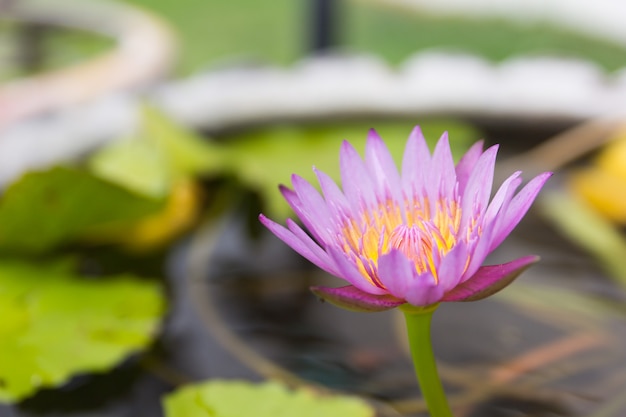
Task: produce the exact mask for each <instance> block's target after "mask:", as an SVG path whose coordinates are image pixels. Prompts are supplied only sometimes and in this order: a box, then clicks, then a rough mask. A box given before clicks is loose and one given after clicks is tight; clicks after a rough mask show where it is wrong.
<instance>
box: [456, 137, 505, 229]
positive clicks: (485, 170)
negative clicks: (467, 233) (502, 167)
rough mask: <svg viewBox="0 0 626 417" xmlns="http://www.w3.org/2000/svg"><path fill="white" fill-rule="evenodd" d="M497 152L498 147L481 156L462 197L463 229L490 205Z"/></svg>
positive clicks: (493, 147)
mask: <svg viewBox="0 0 626 417" xmlns="http://www.w3.org/2000/svg"><path fill="white" fill-rule="evenodd" d="M497 152H498V145H494V146H492V147H491V148H489V149H487V150H486V151H485V152H484V153H483V154H482V155H481V156H480V158H479V159H478V162H477V163H476V165H475V166H474V170H473V171H472V173H471V174H470V178H469V180H468V182H467V186H466V188H465V191H464V192H463V197H462V205H463V206H462V207H463V214H462V216H463V217H462V219H461V227H462V228H463V229H465V228H466V227H467V225H468V224H469V222H470V221H471V219H472V218H473V217H475V216H480V215H482V214H483V213H484V211H485V210H486V209H487V206H488V205H489V198H490V197H491V187H492V185H493V170H494V168H495V165H496V154H497Z"/></svg>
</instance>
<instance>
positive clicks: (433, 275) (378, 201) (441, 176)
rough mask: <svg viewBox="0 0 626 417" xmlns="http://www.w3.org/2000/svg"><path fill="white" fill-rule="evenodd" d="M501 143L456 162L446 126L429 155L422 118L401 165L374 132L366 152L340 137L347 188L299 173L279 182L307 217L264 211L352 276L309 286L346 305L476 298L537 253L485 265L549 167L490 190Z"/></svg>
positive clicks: (293, 238) (310, 251)
mask: <svg viewBox="0 0 626 417" xmlns="http://www.w3.org/2000/svg"><path fill="white" fill-rule="evenodd" d="M497 150H498V146H497V145H496V146H492V147H490V148H489V149H487V150H486V151H483V144H482V142H478V143H476V144H474V145H473V146H472V147H471V148H470V149H469V150H468V151H467V153H466V154H465V155H464V156H463V157H462V158H461V160H460V161H459V162H458V164H457V165H456V166H455V165H454V161H453V159H452V154H451V152H450V145H449V143H448V137H447V133H444V134H443V136H442V137H441V139H439V142H438V143H437V145H436V147H435V149H434V151H433V153H432V155H431V153H430V151H429V149H428V146H427V144H426V141H425V140H424V137H423V135H422V133H421V130H420V129H419V127H416V128H415V129H414V130H413V132H412V133H411V135H410V137H409V139H408V142H407V144H406V149H405V152H404V157H403V160H402V167H401V170H400V171H399V170H398V169H397V167H396V165H395V163H394V161H393V159H392V157H391V155H390V154H389V151H388V149H387V147H386V146H385V144H384V142H383V140H382V139H381V138H380V136H378V134H377V133H376V131H374V130H371V131H370V132H369V135H368V138H367V143H366V147H365V158H364V159H361V157H360V156H359V154H358V153H357V152H356V150H355V149H354V148H353V147H352V145H350V144H349V143H348V142H346V141H344V142H343V144H342V146H341V150H340V171H341V181H342V185H343V191H342V190H341V189H340V188H339V187H338V186H337V184H336V183H335V182H334V181H333V180H332V179H331V178H330V177H329V176H328V175H326V174H324V173H323V172H321V171H318V170H316V169H315V168H314V171H315V174H316V175H317V179H318V181H319V185H320V187H321V191H322V193H321V194H320V193H319V192H318V191H317V189H316V188H315V187H314V186H312V185H311V184H310V183H308V182H307V181H306V180H304V179H303V178H302V177H300V176H298V175H295V174H294V175H293V176H292V184H293V190H291V189H289V188H287V187H285V186H281V187H280V189H281V192H282V194H283V196H284V197H285V199H286V200H287V202H288V203H289V205H290V206H291V207H292V208H293V210H294V212H295V213H296V214H297V216H298V217H299V218H300V220H301V222H302V223H303V224H304V226H305V227H306V228H307V229H308V231H309V233H306V232H305V231H304V230H303V229H302V228H301V227H300V226H299V225H298V224H297V223H296V222H294V221H293V220H291V219H287V227H283V226H281V225H279V224H277V223H275V222H273V221H272V220H270V219H268V218H267V217H265V216H264V215H260V216H259V218H260V221H261V222H262V223H263V224H264V225H265V226H266V227H267V228H268V229H269V230H270V231H272V232H273V233H274V234H275V235H276V236H277V237H278V238H280V239H282V240H283V241H284V242H285V243H286V244H287V245H289V246H291V247H292V248H293V249H294V250H295V251H296V252H298V253H299V254H300V255H302V256H304V257H305V258H306V259H308V260H309V261H311V262H312V263H314V264H315V265H317V266H318V267H320V268H321V269H323V270H324V271H326V272H328V273H330V274H332V275H335V276H337V277H339V278H342V279H344V280H345V281H347V282H348V283H349V284H350V285H348V286H344V287H339V288H328V287H313V288H312V291H313V292H314V293H315V294H317V295H318V296H319V297H321V298H322V299H325V300H327V301H329V302H331V303H333V304H336V305H338V306H340V307H344V308H347V309H351V310H356V311H381V310H386V309H390V308H394V307H397V306H399V305H402V304H405V303H408V304H410V305H413V306H416V307H427V306H431V305H435V304H437V303H439V302H442V301H472V300H478V299H481V298H484V297H486V296H488V295H491V294H493V293H494V292H496V291H499V290H500V289H502V288H504V287H505V286H506V285H508V284H509V283H510V282H511V281H513V279H515V278H516V277H517V276H518V275H519V274H520V273H521V272H522V271H523V270H524V269H526V268H527V267H528V266H530V265H531V264H532V263H534V262H536V261H537V260H538V257H536V256H526V257H522V258H519V259H516V260H513V261H511V262H508V263H505V264H501V265H492V266H481V265H482V264H483V262H484V261H485V258H486V257H487V255H489V254H490V253H491V252H492V251H493V250H494V249H495V248H496V247H498V245H500V244H501V243H502V241H503V240H504V239H505V238H506V237H507V236H508V235H509V234H510V233H511V231H512V230H513V228H515V226H516V225H517V224H518V223H519V222H520V220H521V219H522V218H523V216H524V215H525V214H526V212H527V211H528V209H529V207H530V205H531V204H532V202H533V201H534V199H535V197H536V196H537V194H538V192H539V191H540V189H541V188H542V186H543V185H544V183H545V182H546V181H547V179H548V178H549V177H550V175H551V173H543V174H541V175H538V176H537V177H535V178H534V179H533V180H531V181H530V182H529V183H528V184H527V185H526V186H525V187H523V188H522V189H521V190H520V191H519V192H518V193H517V194H516V190H517V189H518V188H519V186H520V184H521V182H522V180H521V178H520V175H521V172H515V173H514V174H513V175H511V176H510V177H509V178H508V179H507V180H506V181H504V183H503V184H502V186H501V187H500V189H499V190H498V191H497V192H496V193H495V195H494V197H493V199H491V202H490V197H491V189H492V183H493V176H494V166H495V160H496V153H497Z"/></svg>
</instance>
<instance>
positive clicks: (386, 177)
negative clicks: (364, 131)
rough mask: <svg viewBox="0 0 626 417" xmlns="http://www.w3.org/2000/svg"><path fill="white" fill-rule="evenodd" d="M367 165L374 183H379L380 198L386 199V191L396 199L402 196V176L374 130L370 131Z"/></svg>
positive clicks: (366, 156)
mask: <svg viewBox="0 0 626 417" xmlns="http://www.w3.org/2000/svg"><path fill="white" fill-rule="evenodd" d="M365 163H366V165H367V168H368V170H369V171H370V173H371V176H372V178H373V181H374V182H376V183H377V185H378V190H379V193H378V195H379V198H381V197H382V198H386V197H387V195H386V193H385V190H389V191H391V193H392V195H393V196H394V197H398V196H399V195H400V192H399V191H400V174H399V173H398V168H397V167H396V163H395V162H394V160H393V158H392V157H391V154H390V153H389V150H388V149H387V146H385V143H384V142H383V140H382V139H381V138H380V136H378V133H376V131H375V130H374V129H371V130H370V131H369V134H368V136H367V144H366V145H365Z"/></svg>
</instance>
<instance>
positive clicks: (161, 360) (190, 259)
mask: <svg viewBox="0 0 626 417" xmlns="http://www.w3.org/2000/svg"><path fill="white" fill-rule="evenodd" d="M496 136H497V135H496ZM517 146H518V147H524V146H528V145H527V144H523V143H519V142H518V143H517ZM512 147H515V146H512ZM521 168H522V169H523V167H521ZM551 186H552V187H557V186H558V178H557V179H556V180H555V181H554V184H552V185H551ZM251 201H252V200H249V199H244V202H242V203H241V204H240V207H239V208H238V209H237V210H235V211H234V212H233V213H231V214H230V215H228V216H226V217H225V218H222V219H220V220H219V221H218V222H212V223H210V224H207V225H205V226H204V227H200V228H199V229H198V230H197V231H196V232H194V234H193V235H192V236H191V237H189V238H188V239H186V240H184V241H183V242H181V243H179V244H178V245H177V246H176V247H174V248H173V249H172V250H171V252H170V253H169V254H168V255H167V258H166V262H165V263H166V264H167V267H166V274H165V275H166V282H167V285H168V287H169V289H170V294H171V308H170V314H169V316H168V318H167V320H166V322H165V323H164V325H163V331H162V334H161V337H160V338H159V340H158V341H157V342H156V343H155V344H154V346H153V347H152V348H151V349H150V350H149V352H147V353H146V354H143V355H136V356H134V357H132V358H129V359H128V360H126V361H125V362H124V363H123V364H121V365H120V366H118V367H117V368H116V369H115V370H114V371H112V372H111V373H108V374H102V375H86V376H79V377H76V378H74V379H73V380H72V381H70V383H68V384H66V385H65V386H63V387H61V388H59V389H50V390H44V391H41V392H40V393H38V394H36V395H35V396H34V397H32V398H30V399H28V400H26V401H24V402H22V403H20V404H18V405H17V406H15V407H8V406H0V416H1V417H5V416H7V417H31V416H59V417H61V416H76V417H79V416H80V417H83V416H84V417H86V416H90V417H91V416H98V417H113V416H116V417H117V416H129V417H130V416H133V417H143V416H145V417H148V416H150V417H158V416H160V415H162V409H161V406H160V398H161V397H162V396H163V395H164V394H166V393H167V392H169V391H171V390H172V389H173V388H175V387H177V386H180V385H182V384H184V383H187V382H191V381H200V380H203V379H208V378H245V379H252V380H261V379H264V378H268V377H276V378H280V379H283V380H285V381H287V382H288V383H290V384H293V385H299V384H312V385H315V386H318V387H323V388H324V389H328V390H331V391H337V392H345V393H351V394H357V395H360V396H363V397H365V398H367V399H370V400H371V401H372V403H373V404H374V405H375V406H376V407H377V411H378V415H380V416H399V415H406V416H426V415H427V413H426V412H425V407H424V403H423V402H422V401H421V400H420V399H419V395H418V393H419V390H418V387H417V384H416V382H415V377H414V373H413V369H412V364H411V362H410V359H409V357H408V352H407V348H406V341H405V340H404V333H403V322H402V317H401V316H400V315H399V314H398V312H396V311H390V312H385V313H377V314H356V313H351V312H347V311H344V310H341V309H338V308H336V307H334V306H331V305H328V304H325V303H321V302H319V301H318V300H317V299H316V298H315V297H314V296H313V295H312V294H311V293H310V292H309V290H308V287H309V286H310V285H313V284H315V285H320V284H321V285H324V284H326V285H339V284H340V283H341V281H340V280H338V279H336V278H333V277H330V276H327V275H326V274H325V273H323V272H321V271H319V270H317V269H315V268H313V267H311V266H310V265H309V264H308V263H307V262H305V261H304V260H302V259H301V258H299V257H298V256H297V255H296V254H294V253H293V252H292V251H291V250H290V249H289V248H287V247H286V246H285V245H284V244H283V243H281V242H279V241H278V240H277V239H275V238H274V237H273V236H271V235H270V234H268V233H267V232H265V231H264V230H261V228H260V227H259V226H258V225H257V224H256V221H255V219H254V218H255V216H256V214H257V213H258V207H257V205H256V204H254V203H251ZM251 229H252V231H253V232H254V233H252V234H251ZM531 253H533V254H539V255H541V256H542V258H543V259H542V261H541V262H540V263H539V264H538V265H536V266H534V267H532V268H531V269H530V270H529V271H527V272H526V273H525V274H524V275H523V276H522V277H521V278H520V279H519V280H518V281H517V282H516V283H514V284H513V285H512V286H511V287H509V288H507V289H506V290H505V291H503V292H502V293H500V294H498V295H496V296H494V297H492V298H489V299H487V300H483V301H480V302H476V303H447V304H445V305H443V306H441V307H440V308H439V310H438V311H437V312H436V313H435V317H434V323H433V332H434V334H433V337H434V348H435V353H436V356H437V357H438V359H439V360H440V364H439V366H440V371H441V374H442V379H443V381H444V385H445V386H446V390H447V392H449V393H450V400H451V404H452V407H453V409H454V410H455V416H456V417H479V416H480V417H508V416H538V417H540V416H545V417H548V416H573V417H575V416H590V417H596V416H597V417H611V416H615V417H618V416H623V415H626V400H624V399H623V398H625V397H626V396H624V393H626V367H624V366H623V365H624V364H626V293H625V292H624V290H623V289H621V288H620V287H619V286H618V285H617V284H615V283H614V282H613V281H611V280H610V279H609V278H607V277H606V276H605V275H604V274H603V273H602V272H601V270H600V269H599V268H598V267H597V265H596V264H594V262H593V261H592V259H591V258H590V257H588V256H587V255H586V254H585V253H583V252H581V251H580V250H579V249H577V248H576V247H574V246H573V245H571V244H569V243H568V242H567V241H566V240H565V239H564V238H563V237H561V236H560V235H559V234H558V233H557V232H556V231H555V230H554V229H553V228H552V227H551V226H550V225H549V224H548V223H547V222H546V220H544V219H543V218H542V217H541V216H540V215H539V212H538V210H537V209H536V208H534V209H533V210H531V212H530V214H529V216H528V217H527V218H526V219H525V220H524V221H523V222H522V224H521V225H520V226H518V228H517V229H516V231H515V232H514V233H513V235H512V236H511V237H510V238H509V239H508V240H507V241H506V242H505V243H504V244H503V245H502V247H501V248H499V249H498V250H497V251H496V252H495V253H494V254H493V255H492V256H491V258H490V261H491V262H493V263H498V262H501V261H506V260H510V259H513V258H515V257H519V256H523V255H526V254H531Z"/></svg>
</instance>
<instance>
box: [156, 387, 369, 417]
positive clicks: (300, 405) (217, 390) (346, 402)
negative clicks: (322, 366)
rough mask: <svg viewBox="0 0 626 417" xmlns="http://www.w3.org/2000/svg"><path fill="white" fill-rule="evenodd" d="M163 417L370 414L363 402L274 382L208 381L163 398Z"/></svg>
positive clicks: (355, 416)
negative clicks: (293, 388)
mask: <svg viewBox="0 0 626 417" xmlns="http://www.w3.org/2000/svg"><path fill="white" fill-rule="evenodd" d="M164 406H165V415H166V417H250V416H254V417H319V416H324V417H373V416H374V410H373V409H372V408H371V407H370V406H369V405H367V403H365V402H364V401H362V400H360V399H358V398H355V397H348V396H338V395H333V396H330V395H320V394H318V393H316V392H314V391H312V390H310V389H304V388H301V389H298V390H296V391H292V390H289V389H288V388H286V387H284V386H283V385H281V384H279V383H277V382H266V383H263V384H253V383H250V382H244V381H209V382H204V383H201V384H198V385H190V386H186V387H183V388H182V389H180V390H178V391H176V392H174V393H173V394H170V395H168V396H167V397H165V399H164Z"/></svg>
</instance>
